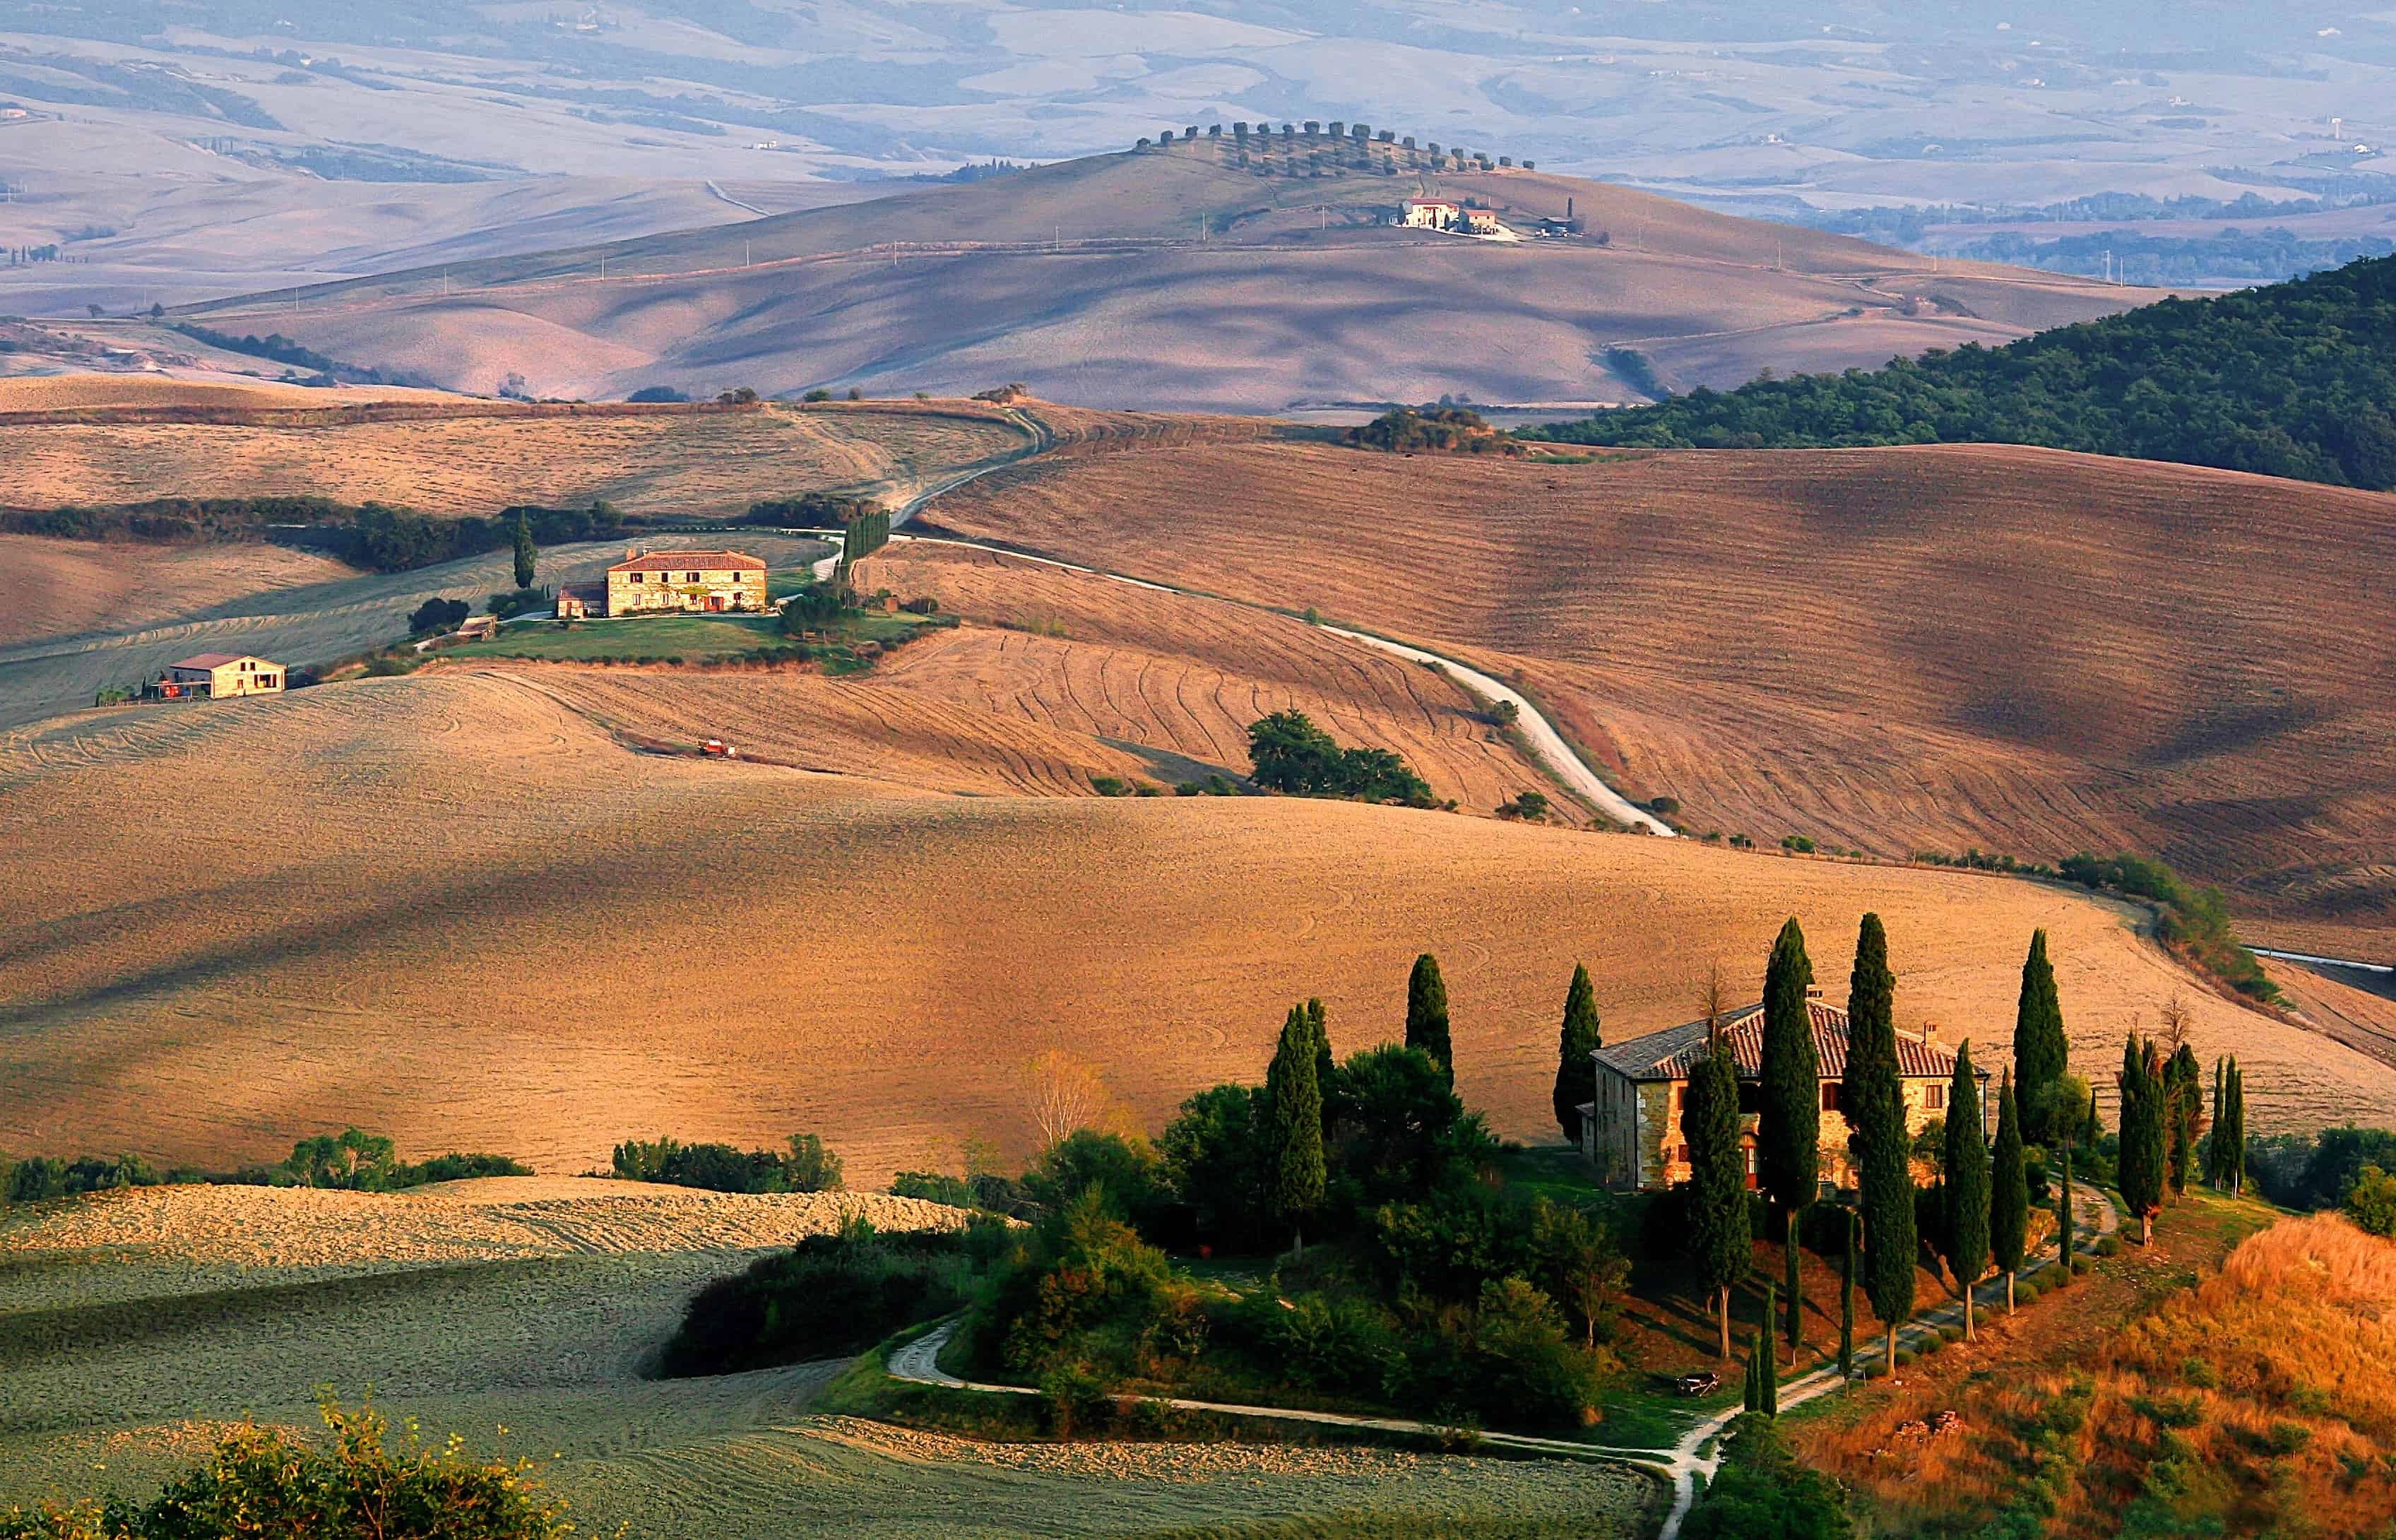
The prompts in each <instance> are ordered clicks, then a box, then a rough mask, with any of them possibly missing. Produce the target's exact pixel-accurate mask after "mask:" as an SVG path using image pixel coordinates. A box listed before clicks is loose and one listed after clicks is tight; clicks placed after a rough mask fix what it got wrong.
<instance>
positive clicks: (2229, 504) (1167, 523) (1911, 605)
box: [924, 444, 2396, 956]
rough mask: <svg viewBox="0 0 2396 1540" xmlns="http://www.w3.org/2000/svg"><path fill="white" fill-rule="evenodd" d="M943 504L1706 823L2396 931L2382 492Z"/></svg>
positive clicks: (2321, 931) (1182, 478)
mask: <svg viewBox="0 0 2396 1540" xmlns="http://www.w3.org/2000/svg"><path fill="white" fill-rule="evenodd" d="M929 517H930V519H931V521H932V522H931V523H930V524H925V526H924V527H925V529H926V530H927V531H935V530H938V529H940V528H945V529H948V530H952V531H954V532H956V533H958V534H961V535H965V536H968V537H972V538H992V539H997V540H1001V541H1004V542H1008V543H1012V544H1016V545H1018V546H1021V547H1023V548H1026V549H1029V550H1033V551H1042V552H1045V553H1047V554H1051V555H1058V556H1064V557H1068V558H1070V559H1073V560H1079V561H1085V562H1088V563H1090V564H1095V565H1098V566H1103V567H1107V568H1110V569H1112V570H1117V571H1123V572H1127V573H1131V574H1134V575H1137V576H1138V577H1142V578H1153V579H1157V580H1160V581H1165V582H1171V583H1177V584H1181V585H1185V586H1188V587H1191V588H1195V589H1200V590H1205V591H1211V592H1218V593H1222V594H1225V595H1228V596H1231V597H1236V598H1240V599H1245V600H1247V601H1250V602H1253V603H1257V604H1272V605H1277V606H1281V607H1284V608H1300V607H1305V606H1309V605H1312V606H1316V607H1319V608H1320V610H1321V611H1322V613H1323V614H1324V617H1326V618H1331V619H1335V620H1340V621H1346V622H1350V623H1356V624H1362V625H1364V626H1366V627H1369V628H1372V629H1374V630H1377V631H1384V632H1387V633H1388V634H1391V635H1393V636H1397V637H1400V638H1404V639H1407V640H1412V641H1415V642H1418V643H1421V644H1426V645H1432V646H1442V647H1445V648H1449V649H1452V650H1454V649H1460V651H1459V656H1462V657H1466V658H1467V659H1468V660H1469V661H1474V662H1476V663H1477V664H1478V665H1479V666H1482V667H1484V668H1485V669H1487V670H1490V671H1493V672H1496V673H1498V674H1499V675H1501V676H1503V677H1506V678H1509V679H1518V680H1519V681H1520V682H1521V683H1522V684H1524V685H1526V686H1528V687H1529V688H1531V689H1532V690H1534V691H1536V692H1537V694H1538V696H1539V697H1541V698H1542V699H1543V700H1545V701H1546V702H1547V703H1548V705H1549V706H1550V707H1551V709H1552V710H1553V714H1554V715H1555V717H1556V718H1557V720H1558V724H1559V725H1560V726H1562V727H1563V728H1564V731H1565V732H1566V733H1567V735H1569V736H1571V737H1575V738H1576V739H1577V741H1578V742H1579V743H1580V744H1581V745H1582V746H1583V747H1584V749H1585V750H1589V751H1591V752H1592V753H1593V754H1594V755H1595V756H1596V757H1597V758H1598V759H1600V760H1601V761H1603V762H1604V763H1606V764H1608V765H1609V766H1610V767H1611V768H1612V770H1613V772H1614V773H1616V774H1617V776H1618V777H1619V778H1620V780H1621V782H1622V784H1623V785H1624V787H1625V789H1626V790H1629V791H1630V792H1631V794H1632V795H1634V796H1637V797H1641V798H1644V797H1648V796H1653V795H1657V794H1669V795H1671V796H1674V797H1677V798H1678V799H1679V800H1680V801H1681V803H1683V806H1684V812H1683V814H1682V815H1681V817H1682V819H1683V820H1684V822H1685V823H1686V824H1688V825H1689V826H1690V827H1691V828H1692V829H1693V830H1696V831H1697V832H1703V831H1705V830H1721V831H1723V832H1724V833H1726V834H1727V833H1739V832H1745V833H1747V834H1750V836H1752V837H1753V838H1755V839H1756V840H1758V841H1759V842H1761V843H1766V844H1772V843H1777V842H1778V841H1779V839H1780V838H1781V837H1782V836H1783V835H1787V834H1802V835H1805V836H1808V837H1810V838H1813V839H1815V840H1817V841H1820V842H1824V843H1836V844H1841V845H1848V846H1854V847H1858V848H1861V849H1865V850H1868V851H1871V852H1874V853H1876V854H1880V855H1884V856H1905V855H1910V854H1912V853H1914V852H1917V851H1924V850H1928V851H1940V852H1949V853H1960V852H1962V851H1963V850H1964V849H1965V848H1967V847H1972V846H1977V847H1978V848H1980V849H1983V850H1996V851H2003V852H2007V853H2010V854H2013V855H2016V856H2020V857H2022V858H2024V859H2040V860H2052V859H2054V858H2055V857H2057V856H2060V855H2064V854H2069V853H2070V852H2071V851H2074V850H2078V849H2082V848H2092V849H2116V848H2130V849H2136V850H2140V851H2144V852H2148V853H2151V854H2158V855H2161V856H2163V858H2165V859H2166V860H2168V861H2170V862H2171V863H2172V864H2173V865H2174V866H2175V867H2177V868H2179V869H2180V870H2184V871H2187V872H2190V873H2191V874H2193V875H2196V876H2198V877H2200V878H2203V879H2204V880H2207V881H2212V882H2217V883H2222V884H2224V885H2225V886H2227V887H2229V888H2230V891H2231V896H2232V902H2233V904H2234V905H2235V906H2236V907H2238V908H2239V909H2240V910H2241V911H2242V913H2243V915H2244V916H2245V917H2246V921H2247V923H2248V925H2249V928H2250V929H2251V930H2252V931H2253V932H2254V934H2255V935H2256V937H2257V938H2258V939H2264V938H2268V937H2269V936H2270V935H2271V934H2272V932H2271V927H2270V921H2272V920H2274V919H2278V918H2284V919H2286V920H2288V921H2290V922H2302V923H2307V924H2308V925H2309V929H2308V930H2307V932H2306V934H2307V936H2309V944H2310V945H2313V946H2315V947H2321V946H2324V945H2326V944H2327V943H2328V942H2329V941H2331V940H2334V939H2336V938H2337V937H2339V936H2343V937H2344V938H2345V944H2347V945H2349V946H2353V947H2360V948H2363V955H2366V956H2368V955H2377V954H2379V953H2381V952H2386V951H2389V950H2390V949H2391V946H2390V943H2391V942H2396V922H2391V920H2390V918H2389V905H2390V895H2391V892H2396V889H2391V887H2390V886H2389V881H2388V879H2387V877H2386V873H2387V871H2388V870H2389V869H2390V859H2391V856H2396V846H2392V845H2391V843H2390V836H2389V830H2391V829H2396V757H2391V756H2390V755H2389V753H2388V752H2387V749H2386V746H2387V744H2388V742H2389V739H2390V737H2391V736H2396V699H2392V698H2391V697H2390V696H2389V692H2388V690H2387V688H2386V681H2387V680H2388V679H2389V677H2390V676H2391V672H2396V601H2390V600H2389V599H2388V598H2387V597H2386V596H2385V595H2383V594H2382V593H2380V592H2379V591H2378V590H2377V589H2376V588H2374V587H2372V586H2371V585H2368V584H2363V585H2360V586H2358V585H2357V583H2356V582H2355V580H2354V574H2356V573H2362V572H2371V571H2376V570H2379V569H2380V568H2382V567H2384V566H2386V565H2387V564H2389V562H2390V561H2391V560H2396V498H2389V497H2385V496H2380V495H2375V494H2369V493H2357V492H2348V491H2343V490H2338V489H2335V488H2329V487H2322V486H2313V485H2299V484H2295V483H2288V482H2280V481H2271V480H2268V479H2264V478H2258V477H2252V476H2242V475H2236V474H2231V473H2229V472H2223V471H2204V470H2198V469H2192V468H2189V467H2181V466H2166V465H2153V464H2146V463H2141V462H2135V461H2123V460H2110V459H2103V458H2091V457H2086V456H2074V455H2066V454H2060V453H2055V452H2051V451H2043V450H2034V449H2020V448H2006V447H1986V446H1970V447H1960V446H1951V447H1935V448H1923V449H1891V450H1854V451H1838V452H1782V453H1736V452H1723V453H1690V454H1675V455H1631V456H1622V457H1604V458H1600V459H1599V460H1597V461H1596V462H1594V463H1590V464H1581V465H1570V464H1565V465H1544V464H1538V463H1529V462H1509V463H1487V462H1484V461H1481V460H1477V459H1476V460H1446V459H1441V458H1436V457H1431V456H1421V457H1413V458H1405V457H1393V456H1378V455H1370V454H1363V453H1358V452H1354V451H1347V450H1341V449H1338V448H1333V447H1328V446H1317V445H1297V444H1276V445H1242V446H1237V447H1231V446H1209V445H1198V446H1191V447H1186V448H1174V449H1160V450H1157V451H1153V452H1143V451H1138V450H1132V451H1129V452H1125V453H1119V454H1111V455H1097V456H1089V457H1085V458H1072V459H1060V460H1055V461H1050V460H1045V459H1044V460H1040V461H1035V462H1031V463H1027V464H1025V465H1022V466H1018V467H1014V468H1010V469H1009V470H1007V471H1001V472H998V473H996V474H994V475H992V476H990V477H986V478H984V479H983V480H981V481H979V482H977V483H975V484H974V485H971V486H968V487H966V488H964V489H963V490H961V491H959V492H956V493H953V494H951V495H950V496H949V497H947V498H943V499H942V500H941V501H940V503H939V504H938V506H937V508H936V509H934V510H933V511H932V512H931V514H930V515H929ZM2333 636H2334V637H2335V641H2334V642H2333V641H2331V640H2329V639H2330V638H2331V637H2333ZM2333 949H2335V948H2333Z"/></svg>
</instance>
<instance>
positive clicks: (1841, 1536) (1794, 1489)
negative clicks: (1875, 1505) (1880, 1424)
mask: <svg viewBox="0 0 2396 1540" xmlns="http://www.w3.org/2000/svg"><path fill="white" fill-rule="evenodd" d="M1854 1533H1856V1522H1855V1520H1854V1519H1853V1518H1852V1517H1850V1516H1849V1514H1848V1512H1847V1506H1846V1500H1845V1498H1844V1497H1843V1496H1841V1495H1840V1493H1839V1487H1838V1483H1837V1482H1835V1481H1833V1480H1830V1478H1829V1477H1827V1476H1824V1475H1823V1474H1822V1473H1821V1472H1819V1471H1817V1470H1813V1469H1810V1468H1808V1467H1806V1466H1804V1464H1802V1463H1801V1462H1799V1461H1798V1460H1797V1459H1796V1458H1795V1457H1794V1456H1793V1455H1791V1454H1790V1453H1789V1451H1788V1449H1787V1448H1786V1447H1785V1446H1784V1445H1783V1444H1782V1443H1781V1442H1780V1440H1779V1436H1778V1434H1777V1432H1775V1431H1774V1424H1773V1419H1772V1418H1769V1417H1764V1416H1744V1417H1741V1418H1739V1419H1738V1420H1737V1421H1736V1422H1734V1423H1732V1424H1731V1426H1730V1428H1729V1430H1728V1432H1727V1433H1726V1434H1725V1435H1724V1449H1723V1456H1722V1467H1721V1468H1720V1469H1719V1470H1717V1471H1716V1472H1715V1473H1714V1479H1713V1480H1711V1481H1710V1482H1709V1483H1708V1484H1707V1486H1706V1493H1705V1495H1704V1496H1703V1497H1702V1498H1700V1499H1699V1500H1698V1502H1697V1506H1696V1507H1694V1508H1692V1509H1690V1511H1689V1518H1688V1521H1687V1522H1686V1523H1685V1524H1684V1525H1683V1526H1682V1528H1681V1536H1682V1540H1851V1537H1852V1536H1853V1535H1854Z"/></svg>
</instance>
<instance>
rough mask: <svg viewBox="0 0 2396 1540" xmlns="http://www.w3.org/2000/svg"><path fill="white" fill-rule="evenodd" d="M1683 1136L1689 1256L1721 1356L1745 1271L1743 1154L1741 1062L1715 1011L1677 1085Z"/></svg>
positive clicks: (1747, 1245) (1748, 1239)
mask: <svg viewBox="0 0 2396 1540" xmlns="http://www.w3.org/2000/svg"><path fill="white" fill-rule="evenodd" d="M1681 1138H1682V1140H1683V1142H1684V1143H1685V1144H1687V1145H1688V1147H1689V1171H1690V1177H1689V1260H1690V1261H1691V1262H1692V1263H1693V1264H1694V1265H1695V1266H1696V1268H1697V1281H1698V1282H1699V1283H1700V1284H1701V1285H1702V1286H1703V1287H1704V1288H1705V1289H1706V1291H1707V1292H1708V1293H1710V1294H1712V1295H1713V1296H1714V1313H1715V1316H1716V1318H1717V1319H1718V1320H1719V1321H1720V1322H1721V1324H1722V1356H1723V1360H1724V1361H1725V1362H1727V1361H1729V1360H1730V1291H1731V1285H1733V1284H1734V1283H1737V1281H1739V1280H1740V1279H1741V1278H1744V1277H1745V1276H1746V1275H1747V1269H1748V1253H1749V1248H1750V1245H1751V1243H1752V1237H1751V1236H1750V1233H1749V1230H1748V1215H1747V1158H1746V1155H1745V1154H1744V1152H1743V1151H1742V1150H1741V1149H1740V1148H1739V1141H1738V1069H1737V1065H1736V1064H1735V1063H1734V1062H1733V1060H1732V1057H1731V1051H1730V1044H1729V1043H1728V1042H1724V1040H1723V1037H1722V1033H1721V1027H1720V1020H1719V1018H1717V1019H1716V1022H1715V1028H1714V1030H1713V1032H1712V1033H1711V1035H1710V1038H1709V1040H1708V1042H1707V1044H1706V1049H1705V1052H1704V1053H1702V1054H1700V1055H1698V1056H1697V1062H1695V1063H1694V1064H1692V1065H1691V1066H1690V1067H1689V1082H1688V1084H1687V1085H1686V1086H1685V1087H1684V1089H1683V1091H1682V1093H1681Z"/></svg>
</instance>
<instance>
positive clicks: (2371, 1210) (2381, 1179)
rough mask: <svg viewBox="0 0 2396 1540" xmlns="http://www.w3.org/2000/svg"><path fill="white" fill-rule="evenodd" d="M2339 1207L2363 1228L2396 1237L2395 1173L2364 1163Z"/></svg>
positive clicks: (2370, 1232)
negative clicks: (2391, 1174)
mask: <svg viewBox="0 0 2396 1540" xmlns="http://www.w3.org/2000/svg"><path fill="white" fill-rule="evenodd" d="M2339 1207H2341V1208H2343V1209H2344V1210H2345V1211H2346V1216H2347V1217H2348V1218H2349V1219H2351V1220H2353V1221H2354V1223H2355V1226H2356V1228H2360V1229H2362V1230H2363V1231H2364V1232H2366V1233H2368V1234H2371V1235H2376V1236H2381V1237H2396V1176H2390V1175H2388V1174H2387V1173H2386V1172H2384V1171H2382V1170H2380V1169H2379V1168H2378V1167H2377V1166H2376V1165H2366V1166H2364V1167H2363V1169H2362V1170H2361V1171H2358V1172H2356V1173H2355V1175H2354V1180H2353V1182H2352V1183H2350V1184H2349V1186H2348V1188H2347V1189H2346V1196H2345V1198H2344V1199H2343V1200H2341V1201H2340V1203H2339Z"/></svg>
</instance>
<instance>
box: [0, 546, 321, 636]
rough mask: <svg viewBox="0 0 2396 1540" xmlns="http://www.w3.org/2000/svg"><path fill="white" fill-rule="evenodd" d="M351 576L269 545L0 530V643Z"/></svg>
mask: <svg viewBox="0 0 2396 1540" xmlns="http://www.w3.org/2000/svg"><path fill="white" fill-rule="evenodd" d="M354 576H356V575H355V574H354V573H353V571H352V570H351V569H350V568H349V567H347V566H345V565H343V564H341V563H339V562H337V561H334V560H333V559H332V558H330V557H328V556H318V555H313V554H311V553H309V552H306V551H292V550H289V549H287V548H286V547H283V546H274V545H264V544H259V545H230V546H202V547H167V546H143V545H94V544H91V543H90V542H88V541H84V540H50V539H44V538H40V537H38V536H33V535H0V647H7V646H14V645H16V644H18V643H20V642H30V641H33V639H35V638H37V637H44V636H71V635H73V634H74V633H76V632H78V631H125V630H130V629H132V628H135V627H139V626H145V625H149V624H151V623H152V622H153V621H159V620H166V619H171V618H173V617H178V616H184V615H191V614H193V613H194V612H196V611H199V610H203V609H207V608H210V607H212V606H214V605H217V604H225V603H228V602H230V601H233V600H236V599H242V598H246V597H248V596H249V595H252V594H257V593H264V592H268V591H272V590H275V589H287V588H298V587H300V585H302V584H305V583H329V582H333V581H335V580H337V579H339V578H350V577H354Z"/></svg>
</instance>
